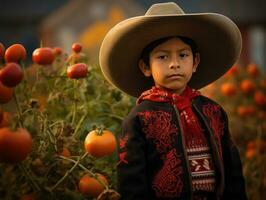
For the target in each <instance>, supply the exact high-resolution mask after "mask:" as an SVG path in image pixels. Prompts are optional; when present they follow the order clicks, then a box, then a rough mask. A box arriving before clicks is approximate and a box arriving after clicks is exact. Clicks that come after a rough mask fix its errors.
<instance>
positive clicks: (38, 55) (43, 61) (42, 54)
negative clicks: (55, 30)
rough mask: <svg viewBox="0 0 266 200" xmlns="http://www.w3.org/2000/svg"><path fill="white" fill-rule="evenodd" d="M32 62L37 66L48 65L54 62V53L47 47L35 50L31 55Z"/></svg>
mask: <svg viewBox="0 0 266 200" xmlns="http://www.w3.org/2000/svg"><path fill="white" fill-rule="evenodd" d="M32 61H33V62H35V63H37V64H39V65H50V64H52V63H53V61H54V51H53V49H51V48H49V47H41V48H38V49H35V50H34V51H33V53H32Z"/></svg>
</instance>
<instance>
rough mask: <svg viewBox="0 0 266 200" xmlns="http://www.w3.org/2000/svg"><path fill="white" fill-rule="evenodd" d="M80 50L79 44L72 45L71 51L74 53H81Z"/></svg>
mask: <svg viewBox="0 0 266 200" xmlns="http://www.w3.org/2000/svg"><path fill="white" fill-rule="evenodd" d="M81 49H82V46H81V44H80V43H73V44H72V50H73V51H74V52H75V53H79V52H81Z"/></svg>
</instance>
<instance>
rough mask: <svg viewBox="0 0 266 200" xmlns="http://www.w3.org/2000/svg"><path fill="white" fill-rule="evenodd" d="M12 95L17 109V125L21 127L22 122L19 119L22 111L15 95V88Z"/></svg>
mask: <svg viewBox="0 0 266 200" xmlns="http://www.w3.org/2000/svg"><path fill="white" fill-rule="evenodd" d="M13 97H14V100H15V104H16V109H17V112H18V117H19V120H18V123H19V126H20V127H21V128H23V123H22V121H21V120H22V111H21V107H20V104H19V102H18V97H17V94H16V90H15V91H14V94H13Z"/></svg>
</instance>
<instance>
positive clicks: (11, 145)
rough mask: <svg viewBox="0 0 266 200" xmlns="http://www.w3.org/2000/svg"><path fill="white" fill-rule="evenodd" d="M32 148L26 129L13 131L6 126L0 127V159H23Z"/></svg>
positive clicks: (2, 160)
mask: <svg viewBox="0 0 266 200" xmlns="http://www.w3.org/2000/svg"><path fill="white" fill-rule="evenodd" d="M31 149H32V137H31V135H30V134H29V132H28V131H27V130H26V129H23V128H19V129H17V130H15V131H13V130H11V129H10V128H8V127H4V128H1V129H0V161H1V162H7V163H17V162H20V161H22V160H24V159H25V158H26V157H27V156H28V154H29V153H30V152H31Z"/></svg>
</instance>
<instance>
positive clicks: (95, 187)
mask: <svg viewBox="0 0 266 200" xmlns="http://www.w3.org/2000/svg"><path fill="white" fill-rule="evenodd" d="M96 176H97V178H98V179H100V181H102V182H103V184H105V185H108V181H107V180H106V178H105V177H104V176H103V175H101V174H96ZM104 189H105V187H103V185H102V184H101V183H100V182H99V181H98V180H97V179H96V178H93V177H91V176H90V175H88V174H85V175H84V176H82V177H81V179H80V180H79V191H80V193H82V194H83V195H85V196H93V197H98V196H99V195H100V194H101V193H102V192H103V191H104Z"/></svg>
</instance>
